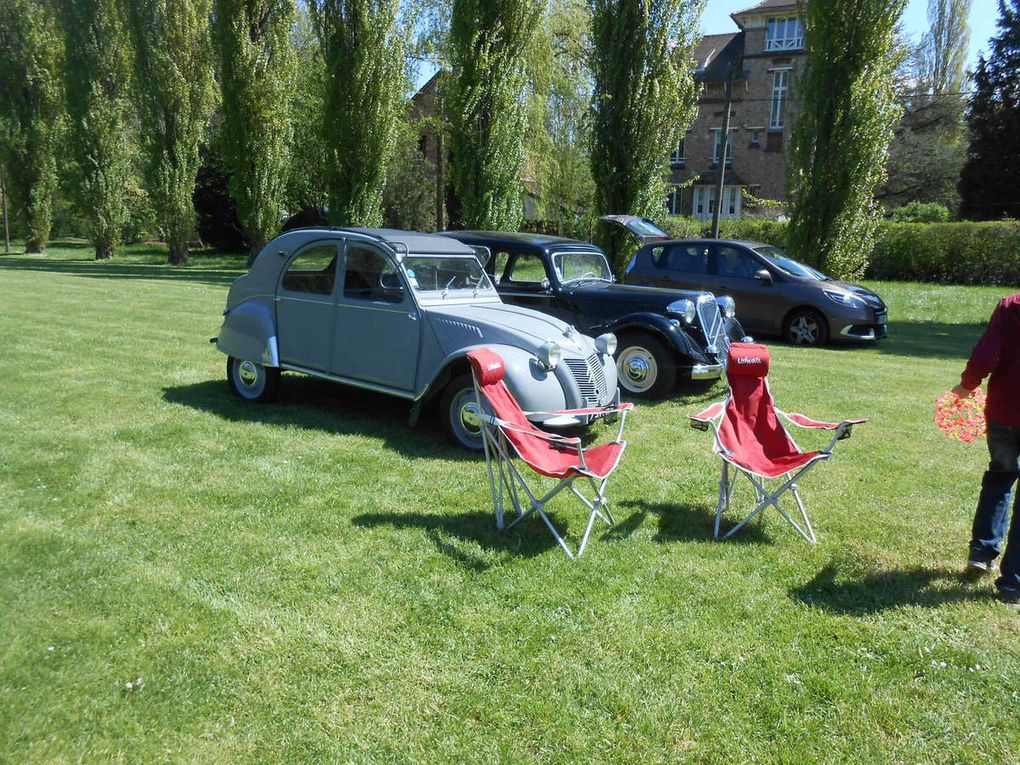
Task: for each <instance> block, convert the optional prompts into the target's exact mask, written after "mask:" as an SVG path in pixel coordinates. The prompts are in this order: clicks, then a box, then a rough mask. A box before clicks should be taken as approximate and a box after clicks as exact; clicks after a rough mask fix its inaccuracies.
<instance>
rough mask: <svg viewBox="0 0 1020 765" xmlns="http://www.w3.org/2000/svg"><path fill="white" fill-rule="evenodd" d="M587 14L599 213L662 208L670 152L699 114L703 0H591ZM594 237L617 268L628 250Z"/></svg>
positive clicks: (616, 237)
mask: <svg viewBox="0 0 1020 765" xmlns="http://www.w3.org/2000/svg"><path fill="white" fill-rule="evenodd" d="M589 4H590V7H591V14H592V26H591V35H592V47H593V54H592V73H593V76H594V77H593V81H594V92H593V94H592V106H591V122H592V126H591V129H592V142H591V167H592V176H593V178H594V181H595V208H596V211H597V213H598V214H599V215H608V214H633V215H644V216H652V215H655V214H657V213H661V212H662V200H663V196H664V195H665V181H666V175H667V172H668V158H669V154H670V151H672V149H673V148H674V147H675V146H676V144H677V141H678V139H679V138H680V137H681V136H683V134H684V132H685V131H686V130H687V127H688V126H689V125H690V123H691V122H692V121H693V119H694V116H695V114H696V113H697V97H698V88H697V86H696V85H695V82H694V65H693V62H692V60H691V51H692V50H693V48H694V45H695V43H696V42H697V36H698V22H699V20H700V18H701V12H702V10H703V9H704V2H702V0H589ZM599 238H600V239H601V241H602V242H603V244H604V245H605V247H606V250H607V253H609V254H610V256H611V262H612V265H613V268H614V270H615V271H616V272H617V273H621V272H622V271H623V269H624V267H625V266H626V262H627V259H628V258H629V257H630V255H631V254H632V253H630V252H626V251H625V250H624V249H623V246H622V244H623V241H622V238H621V236H620V234H618V233H617V231H616V230H615V229H613V228H609V227H606V226H601V227H600V230H599Z"/></svg>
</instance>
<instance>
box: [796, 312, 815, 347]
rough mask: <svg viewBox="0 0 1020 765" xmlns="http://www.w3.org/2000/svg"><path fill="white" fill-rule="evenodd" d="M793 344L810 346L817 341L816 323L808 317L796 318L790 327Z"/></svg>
mask: <svg viewBox="0 0 1020 765" xmlns="http://www.w3.org/2000/svg"><path fill="white" fill-rule="evenodd" d="M790 334H792V335H793V341H794V343H797V344H800V345H810V344H812V343H814V342H815V341H816V340H818V322H816V321H815V320H814V319H812V318H811V317H810V316H798V317H797V318H796V319H795V320H794V321H793V323H792V324H791V325H790Z"/></svg>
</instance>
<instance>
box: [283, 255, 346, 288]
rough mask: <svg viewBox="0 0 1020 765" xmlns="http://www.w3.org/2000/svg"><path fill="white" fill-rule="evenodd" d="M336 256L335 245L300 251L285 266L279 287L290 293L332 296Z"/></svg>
mask: <svg viewBox="0 0 1020 765" xmlns="http://www.w3.org/2000/svg"><path fill="white" fill-rule="evenodd" d="M336 254H337V246H336V244H315V245H312V246H311V247H308V248H306V249H304V250H302V251H301V252H299V253H298V254H297V257H295V258H294V260H292V261H291V262H290V265H289V266H287V270H286V272H284V274H283V281H282V283H281V286H282V287H283V289H285V290H290V291H291V292H310V293H312V294H315V295H332V294H333V286H334V284H335V283H336Z"/></svg>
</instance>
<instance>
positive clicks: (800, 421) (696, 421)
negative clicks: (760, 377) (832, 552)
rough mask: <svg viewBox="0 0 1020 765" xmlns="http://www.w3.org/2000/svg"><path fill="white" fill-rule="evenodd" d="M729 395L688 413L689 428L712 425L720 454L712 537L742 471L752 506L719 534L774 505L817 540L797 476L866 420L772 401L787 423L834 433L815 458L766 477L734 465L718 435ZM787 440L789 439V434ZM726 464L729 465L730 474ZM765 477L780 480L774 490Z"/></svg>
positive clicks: (715, 447)
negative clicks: (789, 408) (783, 500)
mask: <svg viewBox="0 0 1020 765" xmlns="http://www.w3.org/2000/svg"><path fill="white" fill-rule="evenodd" d="M766 385H767V382H766ZM732 397H733V394H732V392H731V393H730V394H729V395H728V396H727V397H726V399H724V400H723V401H720V402H717V403H715V404H713V405H712V406H710V407H709V408H708V409H706V410H704V411H703V412H700V413H698V414H691V415H688V419H690V421H691V427H692V428H695V429H696V430H703V431H706V430H708V429H709V427H711V428H712V431H713V437H714V444H713V451H715V453H716V454H718V455H719V456H720V457H721V458H722V473H721V475H720V478H719V499H718V502H717V503H716V510H715V527H714V529H713V533H712V536H713V538H714V539H719V529H720V525H721V523H722V516H723V513H724V512H727V511H729V509H730V501H731V500H732V498H733V490H734V488H735V487H736V484H737V481H738V480H739V478H740V476H741V475H743V476H744V477H745V478H747V480H748V482H749V483H750V484H751V486H752V487H753V489H754V497H755V506H754V510H752V511H751V512H750V514H748V515H747V516H746V517H745V518H743V519H742V520H741V521H740V522H739V523H737V525H735V526H734V527H733V528H731V529H730V530H729V531H728V532H726V534H725V535H724V536H723V537H722V538H723V539H729V538H730V537H731V536H733V535H734V534H736V533H737V532H738V531H740V529H742V528H743V527H744V526H746V525H747V524H748V523H749V522H750V521H751V520H752V519H753V518H755V517H756V516H757V515H758V514H759V513H761V512H762V511H764V510H766V509H767V508H769V507H774V508H775V509H776V510H777V511H778V512H779V514H780V515H781V516H782V517H783V518H785V519H786V520H787V521H788V522H789V523H790V525H791V526H793V528H794V529H796V531H797V533H799V534H800V535H801V536H802V537H804V539H806V540H807V541H808V542H810V543H811V544H818V538H817V536H816V535H815V530H814V528H813V527H812V526H811V519H810V518H808V514H807V509H806V508H805V507H804V501H803V500H802V499H801V496H800V491H799V488H800V487H799V486H798V484H797V481H798V480H800V479H801V478H802V477H803V476H804V475H805V474H806V473H807V472H808V471H809V470H810V469H811V468H813V467H814V466H815V465H817V464H819V463H821V462H824V461H825V460H827V459H829V458H830V457H831V456H832V453H833V450H834V449H835V447H836V443H837V442H838V441H842V440H844V439H847V438H850V436H851V434H852V432H853V426H854V425H860V424H862V423H864V422H867V420H866V419H852V420H843V421H842V422H839V423H831V422H821V421H819V420H814V419H812V418H810V417H807V416H806V415H803V414H799V413H793V414H787V413H786V412H784V411H782V410H781V409H778V408H776V407H775V406H774V405H773V411H775V413H776V414H777V415H779V416H781V417H782V418H783V419H784V420H786V421H787V422H788V423H791V424H793V425H796V426H797V427H799V428H805V429H811V430H830V431H835V434H834V435H833V437H832V441H830V442H829V445H828V446H827V447H826V448H825V449H822V450H821V451H819V452H818V454H817V455H816V456H815V458H814V459H812V460H811V461H810V462H808V463H806V464H804V465H801V466H800V467H797V468H795V469H793V470H790V471H789V472H787V473H783V474H781V475H779V476H776V477H774V478H773V479H769V478H768V477H767V476H763V475H760V474H758V473H755V472H754V471H752V470H749V469H747V468H745V467H743V466H741V465H738V464H737V463H736V462H735V461H734V459H733V452H732V451H731V450H729V449H727V448H726V447H725V446H724V445H723V443H722V439H721V437H720V435H719V425H720V423H721V422H722V418H723V416H724V415H725V413H726V409H727V407H728V405H729V403H730V399H731V398H732ZM783 430H786V427H785V426H783ZM787 434H788V435H789V431H787ZM790 440H791V441H793V438H792V436H791V439H790ZM793 443H794V446H796V447H797V449H798V450H800V446H799V445H797V442H796V441H793ZM730 468H732V474H731V471H730ZM769 480H773V481H780V483H779V488H777V489H775V490H774V491H769V489H768V481H769ZM786 491H789V492H790V494H792V495H793V498H794V501H795V502H796V503H797V509H798V510H799V511H800V517H801V523H803V526H802V525H801V523H798V522H797V521H796V520H794V518H793V516H792V515H791V514H790V513H788V512H787V511H786V510H785V509H784V508H783V507H782V506H781V505H780V504H779V498H780V496H781V495H782V494H783V493H784V492H786Z"/></svg>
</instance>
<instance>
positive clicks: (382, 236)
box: [287, 226, 475, 256]
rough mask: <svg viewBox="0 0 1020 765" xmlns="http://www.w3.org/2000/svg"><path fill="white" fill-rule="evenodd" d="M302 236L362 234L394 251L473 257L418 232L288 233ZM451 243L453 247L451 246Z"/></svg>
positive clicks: (326, 229)
mask: <svg viewBox="0 0 1020 765" xmlns="http://www.w3.org/2000/svg"><path fill="white" fill-rule="evenodd" d="M298 232H300V233H302V234H322V235H324V236H329V235H331V234H332V235H336V234H343V233H345V232H350V233H355V234H362V235H363V236H367V237H370V238H372V239H375V240H376V241H380V242H383V243H384V244H388V245H390V246H391V247H393V248H394V249H398V250H402V249H404V248H406V249H407V251H408V252H411V253H421V254H426V255H429V254H443V255H472V256H473V255H474V252H475V251H474V250H472V249H471V248H470V247H468V246H467V245H465V244H461V243H460V242H457V241H456V240H452V242H451V240H450V239H449V238H448V237H445V236H438V235H437V234H423V233H421V232H419V231H401V230H400V229H396V228H362V227H358V226H310V227H307V228H295V229H292V230H291V231H288V232H287V233H288V234H292V233H298ZM451 243H452V245H453V246H451Z"/></svg>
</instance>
